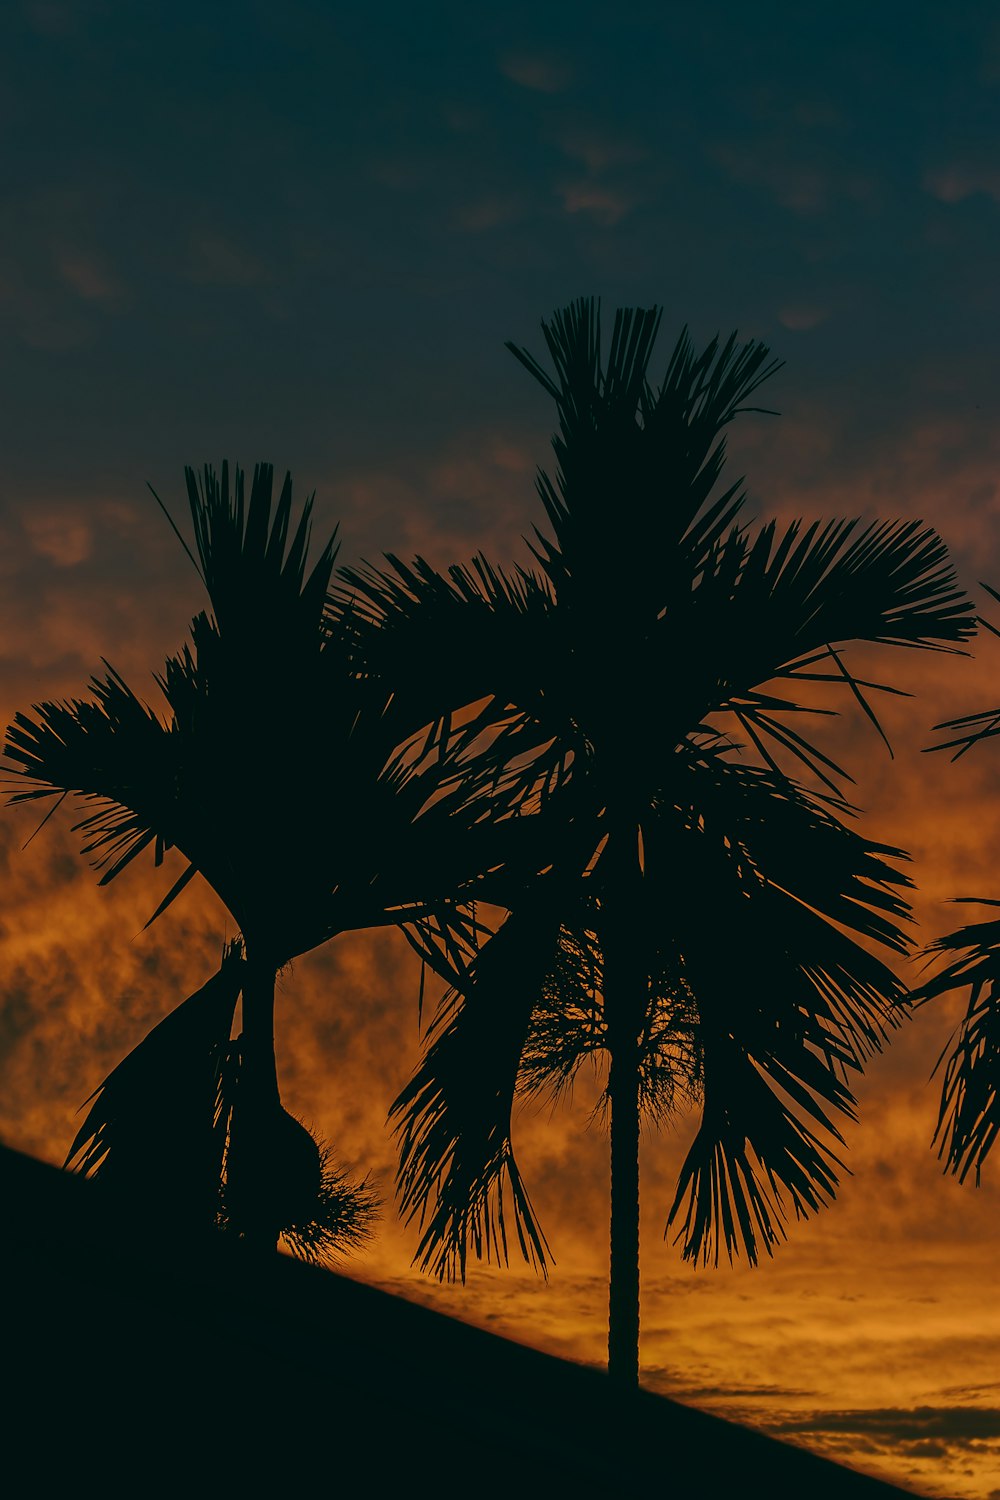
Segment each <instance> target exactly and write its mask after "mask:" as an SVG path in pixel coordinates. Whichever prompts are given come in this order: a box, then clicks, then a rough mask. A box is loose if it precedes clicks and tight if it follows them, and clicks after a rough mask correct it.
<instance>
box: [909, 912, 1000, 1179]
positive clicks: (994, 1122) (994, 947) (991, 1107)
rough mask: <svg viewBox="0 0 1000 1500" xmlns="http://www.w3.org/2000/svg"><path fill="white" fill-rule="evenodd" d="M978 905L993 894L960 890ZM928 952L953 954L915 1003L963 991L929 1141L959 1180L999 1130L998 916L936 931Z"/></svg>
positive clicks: (917, 994) (919, 992) (946, 1050)
mask: <svg viewBox="0 0 1000 1500" xmlns="http://www.w3.org/2000/svg"><path fill="white" fill-rule="evenodd" d="M958 899H959V900H961V901H963V902H968V903H969V904H974V905H977V906H1000V901H987V900H985V899H983V898H981V897H959V898H958ZM928 951H929V953H931V954H935V953H938V954H942V955H945V954H954V955H955V956H954V957H953V958H952V959H951V961H950V962H949V963H947V964H946V965H945V967H944V968H943V969H941V970H940V971H939V972H938V973H937V974H936V975H935V976H934V977H933V978H932V979H930V980H928V981H927V983H925V984H923V985H921V986H920V987H919V989H918V990H917V991H916V992H915V995H914V1001H915V1003H916V1004H918V1005H923V1004H925V1003H926V1002H927V1001H928V1000H934V999H938V998H939V997H941V996H942V995H947V994H953V993H954V992H956V991H958V990H964V989H966V988H968V990H969V1001H968V1007H967V1009H966V1013H965V1015H964V1017H963V1018H962V1021H961V1024H960V1025H959V1027H958V1029H957V1030H956V1032H955V1034H954V1035H953V1036H952V1038H951V1040H950V1042H949V1044H948V1046H946V1047H945V1048H944V1050H943V1051H942V1053H941V1056H940V1057H939V1058H938V1060H937V1062H936V1064H935V1066H934V1072H935V1073H937V1071H938V1069H939V1068H941V1066H942V1064H944V1072H943V1075H942V1083H941V1102H940V1106H939V1108H938V1118H937V1124H936V1126H935V1129H934V1137H933V1140H934V1144H935V1145H937V1146H938V1157H939V1159H941V1160H943V1161H944V1163H945V1168H946V1170H948V1171H950V1172H954V1173H955V1174H956V1175H957V1177H958V1180H959V1181H960V1182H964V1181H965V1179H966V1177H967V1176H968V1175H969V1173H970V1172H971V1171H972V1169H973V1168H975V1173H976V1183H977V1185H978V1183H979V1181H980V1176H981V1172H982V1167H983V1163H984V1162H985V1160H986V1158H987V1156H988V1155H989V1153H990V1151H991V1150H992V1148H993V1144H994V1142H995V1140H996V1138H997V1134H998V1132H1000V920H996V919H994V920H992V921H987V922H973V923H970V924H968V925H967V926H965V927H959V928H958V929H956V931H954V932H949V933H947V934H946V935H945V936H944V937H941V938H938V939H937V941H936V942H934V943H932V944H931V945H930V948H929V950H928Z"/></svg>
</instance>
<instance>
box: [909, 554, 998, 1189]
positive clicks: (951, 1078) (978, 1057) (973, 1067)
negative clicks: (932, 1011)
mask: <svg viewBox="0 0 1000 1500" xmlns="http://www.w3.org/2000/svg"><path fill="white" fill-rule="evenodd" d="M983 587H984V588H985V589H986V591H987V593H988V594H989V595H990V596H991V598H993V599H996V600H998V601H1000V593H997V591H996V590H995V589H992V588H990V587H989V585H988V584H984V585H983ZM980 623H981V624H982V625H984V626H985V628H986V629H987V630H988V631H989V632H990V634H991V635H998V634H1000V631H997V629H996V627H995V626H993V625H991V624H990V623H989V621H988V620H981V621H980ZM935 728H936V729H941V730H957V731H958V733H957V734H956V735H955V736H954V738H952V739H949V740H946V741H944V742H942V743H940V744H938V745H935V746H934V747H933V748H934V749H935V750H954V752H955V754H954V756H953V757H952V758H953V759H954V760H957V759H958V758H959V756H961V755H964V754H965V753H966V751H968V750H971V749H972V747H973V746H974V745H976V744H978V743H979V742H980V740H987V739H993V738H995V737H996V736H997V735H998V734H1000V709H996V708H994V709H986V710H984V711H982V712H979V713H974V714H966V715H963V716H962V717H961V718H958V719H949V720H947V721H946V722H945V723H943V724H938V725H935ZM955 899H956V900H957V901H958V902H959V903H960V904H962V905H972V906H989V907H998V906H1000V901H996V900H991V899H989V898H988V897H985V896H959V897H956V898H955ZM927 953H928V957H929V958H931V959H934V958H937V957H940V958H942V959H945V960H946V962H945V963H944V966H943V967H942V968H941V969H939V971H938V973H937V974H936V975H934V977H933V978H932V979H930V980H928V981H927V982H926V983H925V984H923V985H921V986H920V987H919V989H917V990H916V991H915V992H914V999H915V1001H916V1003H917V1004H920V1005H923V1004H926V1002H927V1001H929V1000H935V999H938V998H939V997H941V996H942V995H947V994H953V993H955V992H957V991H960V990H965V989H968V991H969V998H968V1004H967V1007H966V1012H965V1015H964V1016H963V1018H962V1020H961V1022H960V1023H959V1025H958V1027H957V1029H956V1031H955V1034H954V1036H953V1037H952V1038H951V1041H950V1043H949V1044H948V1045H946V1046H945V1047H944V1049H943V1051H942V1053H941V1056H940V1057H939V1058H938V1060H937V1063H936V1065H935V1068H934V1072H935V1073H936V1072H937V1071H938V1069H943V1071H942V1080H941V1100H940V1104H939V1106H938V1118H937V1124H936V1126H935V1129H934V1136H933V1142H932V1144H935V1145H937V1147H938V1157H939V1159H942V1160H943V1161H944V1164H945V1170H946V1171H950V1172H953V1173H955V1174H956V1176H957V1177H958V1180H959V1181H960V1182H964V1181H965V1179H966V1177H967V1176H968V1175H969V1173H970V1172H971V1171H972V1170H973V1168H975V1177H976V1185H977V1186H978V1185H979V1183H980V1180H981V1175H982V1168H983V1163H984V1162H985V1160H986V1158H987V1156H988V1155H989V1153H990V1151H991V1150H992V1148H993V1143H994V1141H995V1140H996V1138H997V1133H998V1132H1000V920H997V919H996V918H991V919H987V920H986V921H982V922H971V923H968V924H967V925H966V926H964V927H958V928H955V929H954V930H953V931H952V932H948V933H945V935H944V936H943V937H940V938H938V939H937V940H936V941H935V942H933V943H931V944H930V945H929V947H928V949H927Z"/></svg>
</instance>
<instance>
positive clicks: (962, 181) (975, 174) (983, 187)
mask: <svg viewBox="0 0 1000 1500" xmlns="http://www.w3.org/2000/svg"><path fill="white" fill-rule="evenodd" d="M924 188H925V189H926V191H927V192H929V193H930V194H931V195H932V196H933V197H935V198H938V199H940V201H941V202H942V203H961V202H962V201H963V200H964V199H966V198H972V197H974V196H975V195H976V194H980V193H981V194H983V195H984V196H985V197H987V198H992V199H994V201H995V202H1000V171H997V169H996V168H995V167H992V166H988V165H987V166H974V165H971V164H966V163H960V162H953V163H951V164H950V165H948V166H942V167H934V168H932V169H931V170H930V171H928V172H927V173H926V174H925V176H924Z"/></svg>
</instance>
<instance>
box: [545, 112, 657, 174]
mask: <svg viewBox="0 0 1000 1500" xmlns="http://www.w3.org/2000/svg"><path fill="white" fill-rule="evenodd" d="M556 141H557V143H558V145H559V148H560V150H561V151H563V152H564V153H565V155H566V156H569V157H572V158H573V159H574V160H575V161H580V162H582V163H583V165H584V166H585V167H586V168H587V170H588V172H603V171H606V170H607V168H608V167H620V166H628V165H631V164H632V163H634V162H637V161H642V160H643V159H644V158H645V157H646V156H647V155H648V151H647V149H646V147H644V146H641V145H639V144H638V142H636V141H634V140H632V139H630V138H629V137H628V136H626V135H624V134H622V133H620V132H619V131H616V130H615V129H614V128H609V127H608V126H607V125H605V124H601V125H597V124H570V125H566V126H564V127H563V128H562V129H560V130H559V131H558V132H557V133H556Z"/></svg>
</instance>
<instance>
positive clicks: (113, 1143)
mask: <svg viewBox="0 0 1000 1500" xmlns="http://www.w3.org/2000/svg"><path fill="white" fill-rule="evenodd" d="M242 951H243V950H242V945H241V944H240V943H239V942H238V941H237V942H233V943H230V944H229V946H228V947H227V949H226V952H225V955H224V957H223V960H222V964H221V966H220V968H219V972H218V973H217V974H216V975H215V976H214V977H213V978H212V979H210V980H209V981H208V983H207V984H205V985H203V986H202V987H201V989H199V990H196V991H195V993H194V994H193V995H190V996H189V997H188V999H187V1000H185V1001H184V1002H183V1003H182V1004H180V1005H179V1006H177V1008H176V1009H175V1010H173V1011H172V1012H171V1013H170V1014H169V1015H168V1016H166V1017H165V1019H164V1020H162V1021H160V1022H159V1024H158V1025H156V1026H154V1027H153V1029H152V1031H151V1032H150V1033H149V1034H148V1036H146V1037H145V1038H144V1039H143V1040H142V1041H141V1042H140V1043H139V1045H138V1046H137V1047H134V1048H133V1049H132V1051H131V1052H130V1053H129V1054H128V1056H127V1057H125V1058H123V1059H122V1061H121V1062H120V1063H119V1064H118V1066H117V1067H116V1068H114V1069H113V1070H112V1071H111V1072H110V1073H109V1074H108V1076H107V1078H105V1080H104V1082H103V1083H102V1084H100V1085H99V1087H98V1088H97V1089H96V1090H95V1091H94V1093H93V1094H91V1096H90V1099H88V1100H87V1103H88V1104H90V1106H91V1107H90V1110H89V1111H88V1113H87V1115H86V1118H85V1119H84V1121H83V1124H82V1125H81V1126H80V1129H79V1130H78V1131H77V1134H76V1137H75V1139H74V1141H73V1144H72V1145H71V1147H70V1149H69V1152H68V1154H67V1157H66V1165H67V1166H70V1165H73V1167H74V1170H76V1171H78V1172H82V1173H84V1174H86V1175H89V1176H92V1177H96V1178H98V1179H99V1180H100V1181H101V1182H102V1183H103V1184H106V1185H107V1186H108V1187H110V1188H112V1189H113V1190H116V1191H118V1192H124V1193H127V1194H128V1195H129V1196H130V1197H132V1198H133V1199H137V1200H139V1199H142V1197H143V1195H147V1196H148V1199H149V1201H150V1202H152V1201H153V1200H154V1198H155V1200H156V1202H157V1203H159V1204H160V1205H161V1206H162V1208H163V1210H164V1213H165V1214H166V1215H167V1216H171V1217H177V1218H180V1219H183V1220H186V1221H191V1222H201V1223H203V1224H205V1225H210V1224H212V1223H214V1221H215V1215H216V1212H217V1207H218V1196H219V1187H220V1180H221V1175H222V1162H223V1156H224V1153H225V1146H226V1131H227V1121H228V1114H229V1109H230V1107H231V1105H230V1100H229V1099H228V1097H227V1089H226V1087H225V1081H224V1080H225V1069H226V1060H227V1056H228V1052H229V1047H230V1032H231V1030H232V1024H233V1016H234V1013H235V1009H236V1002H237V999H238V998H239V994H240V989H241V986H242V983H243V972H244V967H245V964H244V960H243V956H242Z"/></svg>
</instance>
